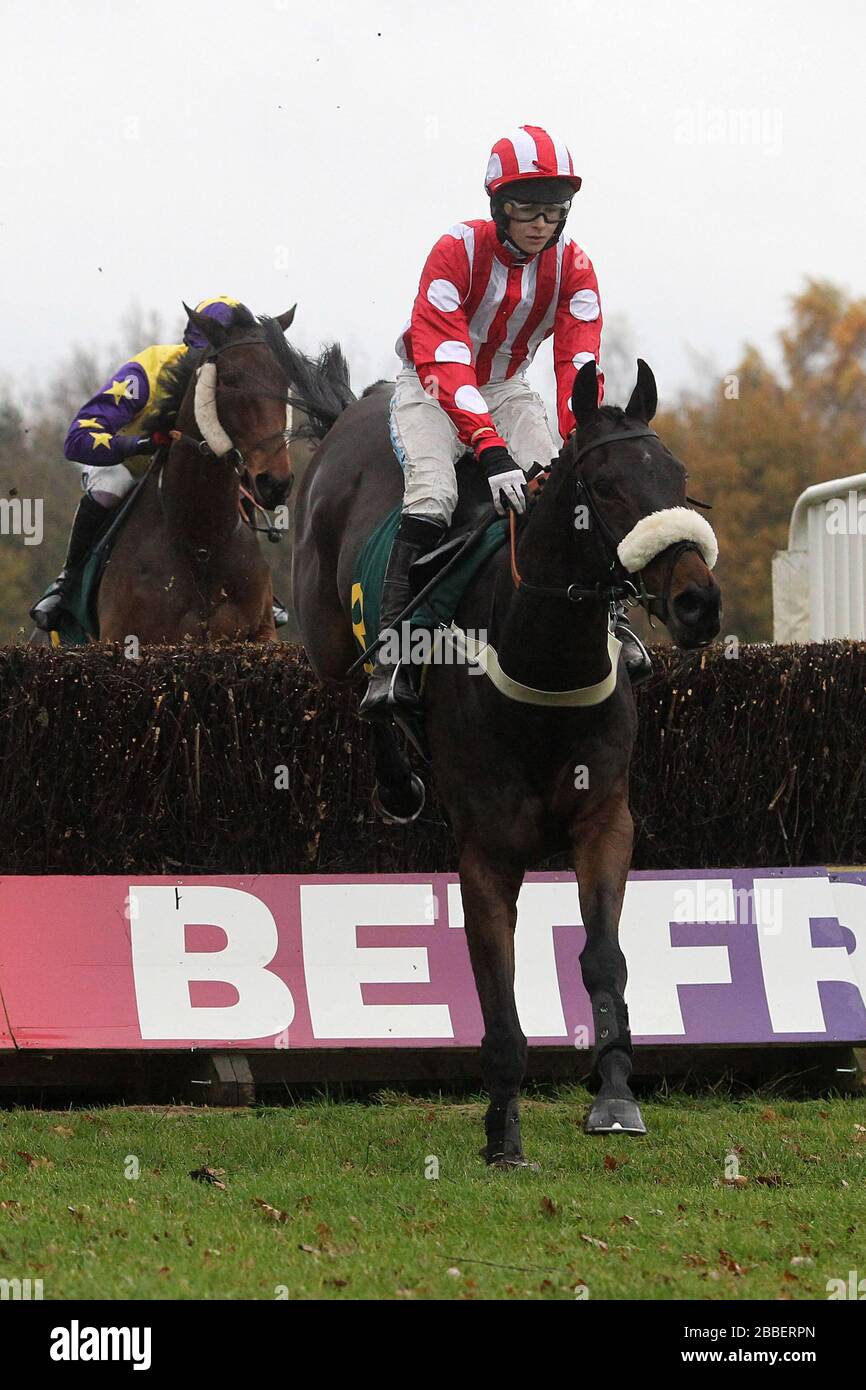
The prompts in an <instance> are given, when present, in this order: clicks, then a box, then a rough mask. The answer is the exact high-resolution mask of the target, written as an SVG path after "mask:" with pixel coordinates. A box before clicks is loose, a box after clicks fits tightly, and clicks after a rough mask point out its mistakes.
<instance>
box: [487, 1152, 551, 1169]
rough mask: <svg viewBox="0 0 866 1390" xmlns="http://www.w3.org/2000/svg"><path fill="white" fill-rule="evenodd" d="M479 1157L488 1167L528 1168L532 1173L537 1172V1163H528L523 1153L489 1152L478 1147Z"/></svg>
mask: <svg viewBox="0 0 866 1390" xmlns="http://www.w3.org/2000/svg"><path fill="white" fill-rule="evenodd" d="M478 1152H479V1153H480V1155H481V1157H482V1158H483V1159H484V1162H485V1163H486V1164H487V1167H488V1168H529V1169H530V1170H531V1171H532V1172H533V1173H537V1172H539V1165H538V1164H537V1163H530V1162H529V1160H528V1159H526V1158H524V1157H523V1154H506V1153H493V1154H491V1153H489V1152H488V1150H487V1149H479V1150H478Z"/></svg>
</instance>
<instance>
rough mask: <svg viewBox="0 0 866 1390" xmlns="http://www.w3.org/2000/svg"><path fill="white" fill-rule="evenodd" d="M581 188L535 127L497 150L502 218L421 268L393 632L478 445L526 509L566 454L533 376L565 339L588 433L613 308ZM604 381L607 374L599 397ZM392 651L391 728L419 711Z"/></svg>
mask: <svg viewBox="0 0 866 1390" xmlns="http://www.w3.org/2000/svg"><path fill="white" fill-rule="evenodd" d="M580 184H581V179H580V176H579V175H578V174H575V172H574V162H573V160H572V158H571V155H570V154H569V152H568V150H567V149H566V147H565V145H563V144H562V143H561V142H560V141H558V140H556V139H554V138H553V137H552V136H550V135H548V133H547V132H546V131H545V130H542V129H541V127H540V126H521V127H520V129H519V130H517V131H515V132H514V134H512V135H509V136H506V137H505V138H503V139H502V140H498V141H497V142H496V144H495V145H494V146H493V150H492V151H491V154H490V159H489V161H488V164H487V174H486V177H485V181H484V186H485V189H486V191H487V193H488V195H489V197H490V212H491V217H490V219H489V220H487V221H485V220H477V221H467V222H457V223H455V225H454V226H453V227H451V228H450V230H449V231H447V232H446V233H445V235H444V236H442V237H440V238H439V240H438V241H437V242H436V245H435V246H434V247H433V249H432V251H431V252H430V254H429V256H428V257H427V260H426V262H425V264H424V269H423V271H422V272H421V282H420V285H419V288H418V295H417V298H416V300H415V304H414V307H413V309H412V317H411V318H410V320H409V321H408V323H407V324H406V325H405V327H404V329H403V332H402V334H401V336H400V339H399V341H398V343H397V351H398V353H399V355H400V357H401V358H402V361H403V369H402V371H401V372H400V373H399V375H398V377H397V381H396V384H395V388H394V395H393V397H392V400H391V413H390V430H391V442H392V444H393V446H394V451H395V453H396V455H397V458H398V460H399V462H400V465H401V467H402V468H403V471H404V475H405V487H404V498H403V508H402V514H401V517H400V523H399V527H398V529H397V533H396V535H395V537H394V540H393V543H392V546H391V553H390V556H389V559H388V567H387V570H386V572H385V579H384V583H383V588H382V599H381V608H380V612H381V624H382V626H381V631H380V636H381V635H382V633H384V632H387V631H388V630H390V628H391V626H392V624H394V623H395V622H396V620H397V618H398V617H399V615H400V613H401V612H402V611H403V610H404V609H405V608H406V605H407V604H408V603H410V602H411V587H410V584H409V568H410V566H411V565H412V563H413V562H414V561H415V560H416V559H418V558H419V557H420V556H421V555H423V554H425V553H427V552H428V551H430V550H432V549H433V548H434V547H435V546H436V545H437V544H438V543H439V541H440V539H441V537H442V536H443V534H444V532H445V530H446V528H447V527H448V525H449V524H450V521H451V517H452V515H453V513H454V508H455V506H456V505H457V483H456V475H455V464H456V462H457V460H458V459H459V458H460V456H461V455H462V454H463V453H464V452H465V451H466V450H471V451H472V452H473V453H474V454H475V457H476V459H477V460H478V466H479V468H480V469H482V470H483V472H484V475H485V477H486V479H487V482H488V484H489V486H490V491H491V494H492V497H493V503H494V505H495V507H496V509H497V511H499V512H500V513H502V514H504V512H505V509H506V508H512V509H513V510H514V511H516V512H523V511H524V510H525V509H526V486H525V480H526V474H527V472H528V471H529V470H530V469H531V468H532V466H533V465H534V464H542V465H547V464H549V463H550V461H551V460H552V459H553V458H554V457H555V456H556V455H557V454H558V452H559V449H558V446H557V444H556V441H555V439H554V436H553V433H552V431H551V428H550V424H549V422H548V419H547V413H546V411H545V408H544V403H543V402H542V400H541V397H540V396H539V395H538V394H537V393H536V392H535V391H533V390H532V388H531V386H530V385H529V383H528V382H527V380H526V375H525V373H526V369H527V367H528V366H529V364H530V362H531V361H532V359H533V357H534V356H535V353H536V351H537V350H538V347H539V345H540V344H541V343H543V342H544V340H545V338H549V337H550V336H551V334H552V335H553V360H554V367H555V370H556V382H557V420H558V424H559V430H560V433H561V435H562V437H563V438H567V437H568V435H569V434H571V432H572V430H573V429H574V417H573V415H572V412H571V403H570V400H571V392H572V388H573V386H574V378H575V374H576V372H577V371H578V370H579V369H580V367H582V366H583V364H584V363H585V362H588V361H589V360H590V359H593V358H594V359H595V361H596V363H597V362H598V354H599V343H600V340H601V322H602V320H601V305H600V303H599V296H598V283H597V281H596V278H595V271H594V270H593V268H592V263H591V262H590V260H589V258H588V256H587V255H586V253H585V252H584V251H582V250H581V248H580V247H579V246H578V245H577V244H576V242H574V241H572V240H571V239H570V238H569V237H566V236H565V235H564V227H565V220H566V218H567V216H568V212H569V209H570V207H571V200H572V198H573V197H574V194H575V193H576V192H577V191H578V189H579V188H580ZM602 392H603V379H602V377H601V376H600V375H599V399H601V394H602ZM385 650H386V648H385V645H384V644H383V645H382V646H381V647H380V648H379V652H378V654H377V657H376V664H375V666H374V669H373V673H372V675H371V677H370V683H369V686H368V688H367V693H366V695H365V696H364V699H363V700H362V702H361V706H360V713H361V716H362V717H363V718H366V719H384V718H388V717H390V716H391V715H392V714H394V713H395V712H399V711H400V710H403V711H406V712H408V711H409V710H411V709H412V708H417V706H418V704H419V696H418V692H417V690H416V688H415V685H414V682H413V681H412V678H411V673H410V672H409V671H408V670H407V667H406V665H405V663H403V662H398V663H397V664H394V662H393V661H391V660H389V659H386V657H385V655H384V652H385Z"/></svg>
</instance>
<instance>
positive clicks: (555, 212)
mask: <svg viewBox="0 0 866 1390" xmlns="http://www.w3.org/2000/svg"><path fill="white" fill-rule="evenodd" d="M570 207H571V199H570V198H569V199H567V201H566V202H564V203H518V202H516V201H515V200H514V199H513V198H506V199H505V201H504V203H503V204H502V210H503V212H506V213H507V214H508V216H509V217H511V218H513V220H514V221H515V222H534V221H535V219H536V218H537V217H543V218H544V220H545V222H547V223H549V224H551V225H555V224H556V223H557V222H562V221H563V220H564V219H565V218H566V217H567V216H568V212H569V209H570Z"/></svg>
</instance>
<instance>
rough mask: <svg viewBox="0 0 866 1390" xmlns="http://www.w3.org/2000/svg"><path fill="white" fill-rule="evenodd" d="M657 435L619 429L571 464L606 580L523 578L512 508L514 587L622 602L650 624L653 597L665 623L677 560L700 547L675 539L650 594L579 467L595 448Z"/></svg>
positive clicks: (537, 484)
mask: <svg viewBox="0 0 866 1390" xmlns="http://www.w3.org/2000/svg"><path fill="white" fill-rule="evenodd" d="M658 437H659V436H658V435H657V434H656V432H655V430H651V429H642V430H616V431H615V432H614V433H613V434H607V435H604V436H603V437H602V438H601V439H595V440H592V441H591V442H590V443H589V444H584V445H582V447H581V448H580V449H578V450H577V452H576V453H575V454H574V455H573V456H572V459H571V464H572V467H573V468H574V470H575V473H576V482H575V497H576V499H577V501H576V506H577V505H580V504H581V502H582V503H583V504H584V505H585V506H586V509H587V511H588V513H589V516H590V518H591V519H592V523H593V526H594V527H595V529H596V531H597V533H598V535H599V536H600V538H601V543H602V546H603V548H604V550H605V552H606V556H607V558H608V559H609V562H610V563H609V565H608V569H607V572H606V575H605V578H604V580H601V581H600V582H599V583H597V584H594V585H590V586H587V585H582V584H567V585H548V584H533V583H530V581H529V580H527V579H524V578H523V576H522V575H521V574H520V572H519V570H518V568H517V526H516V522H517V517H516V515H515V513H514V512H513V511H512V512H510V514H509V527H510V532H511V537H510V539H511V576H512V580H513V582H514V587H515V589H520V590H522V591H524V592H526V593H530V594H535V595H537V596H538V597H541V598H559V599H568V600H569V601H570V602H572V603H580V602H581V601H582V600H583V599H599V600H602V601H604V602H606V603H608V604H615V603H620V602H622V603H625V605H626V606H627V607H629V608H635V607H643V608H644V610H645V611H646V614H647V617H648V618H649V621H650V625H652V617H653V615H652V612H651V609H650V604H651V602H652V601H653V600H655V599H660V600H661V605H662V607H661V613H660V614H659V617H660V618H661V621H662V622H665V621H666V618H667V613H668V599H669V595H670V586H671V582H672V579H673V572H674V567H675V565H676V562H677V560H678V559H679V557H680V555H682V554H683V553H684V552H685V551H687V550H693V551H695V552H696V553H697V554H700V553H701V552H700V547H699V546H698V545H696V544H695V542H694V541H689V540H683V541H676V542H674V544H673V545H671V546H668V547H667V549H668V550H669V551H670V556H669V560H668V563H667V566H666V571H665V575H664V582H663V584H662V591H661V594H651V593H650V592H649V591H648V590H647V588H646V585H645V584H644V578H643V570H644V566H642V567H641V569H640V570H638V571H637V572H636V574H634V575H632V574H630V573H629V571H628V570H627V569H626V568H625V566H624V565H623V563H622V561H621V560H620V558H619V555H618V553H617V540H616V538H615V536H614V535H613V533H612V531H611V529H610V527H609V526H608V524H607V522H606V521H605V519H604V517H603V516H602V514H601V510H600V508H599V505H598V500H597V498H596V496H595V494H594V492H593V490H592V488H591V486H590V484H589V481H588V479H587V477H586V474H585V473H584V472H583V470H582V469H581V468H580V467H579V464H580V461H581V459H583V458H584V457H585V456H586V455H587V454H589V453H591V452H592V451H593V450H594V449H600V448H602V447H603V446H606V445H608V444H616V443H618V442H620V441H621V440H624V439H629V440H632V439H650V438H651V439H658ZM545 477H546V473H541V474H539V475H537V477H536V478H535V479H534V480H533V481H532V482H530V484H529V487H530V490H531V491H536V492H538V491H540V488H541V487H542V486H543V485H544V478H545ZM686 500H687V501H688V502H691V503H692V504H693V505H694V506H697V507H707V508H708V507H709V506H710V503H708V502H699V501H697V499H696V498H692V497H687V499H686ZM653 558H656V557H653ZM648 563H649V562H648Z"/></svg>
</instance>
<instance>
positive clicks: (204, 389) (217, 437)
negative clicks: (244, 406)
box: [194, 362, 234, 458]
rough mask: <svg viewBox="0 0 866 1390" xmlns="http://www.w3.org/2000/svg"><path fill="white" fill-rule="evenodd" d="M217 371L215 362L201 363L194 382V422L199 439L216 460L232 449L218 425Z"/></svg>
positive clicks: (232, 446) (220, 426) (229, 441)
mask: <svg viewBox="0 0 866 1390" xmlns="http://www.w3.org/2000/svg"><path fill="white" fill-rule="evenodd" d="M216 388H217V369H216V362H203V363H202V365H201V366H200V367H199V369H198V372H197V373H196V382H195V399H194V410H195V422H196V424H197V425H198V427H199V429H200V430H201V437H202V439H203V440H204V442H205V444H207V445H208V446H209V447H210V448H211V449H212V450H213V452H214V453H215V454H216V456H217V458H222V456H223V454H228V453H229V452H230V451H231V450H232V449H233V448H234V445H233V444H232V441H231V439H230V438H229V436H228V435H227V434H226V432H225V430H224V429H223V427H222V425H221V424H220V417H219V415H218V414H217V404H216Z"/></svg>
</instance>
